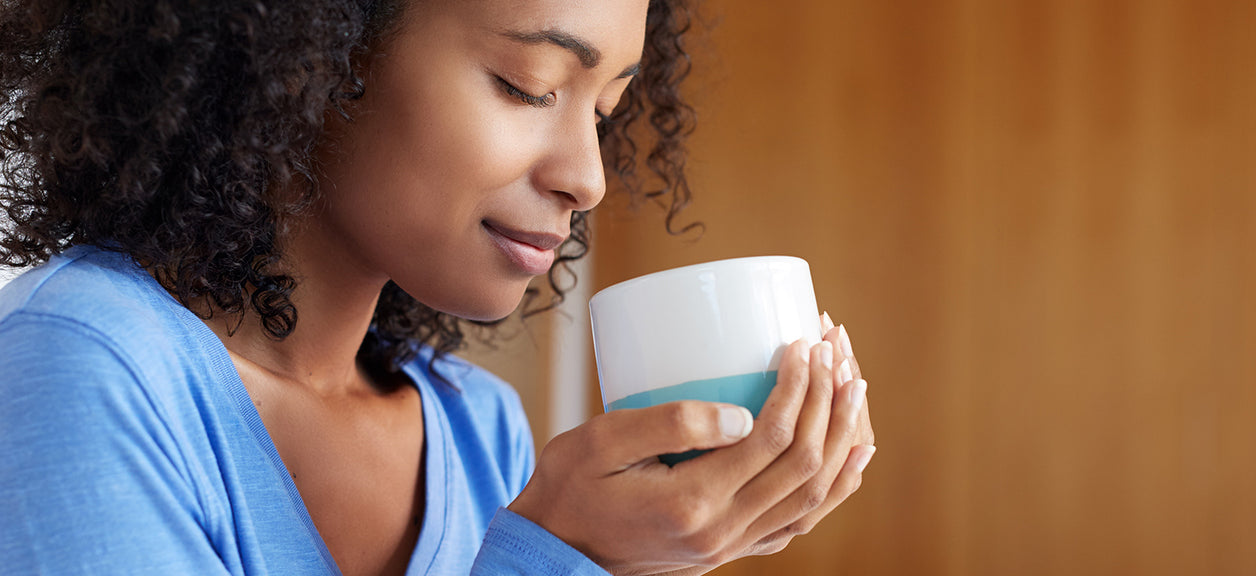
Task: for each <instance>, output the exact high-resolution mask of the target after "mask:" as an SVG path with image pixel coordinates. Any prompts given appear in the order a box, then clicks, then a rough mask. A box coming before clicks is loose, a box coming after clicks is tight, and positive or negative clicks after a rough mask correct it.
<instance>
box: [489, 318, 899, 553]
mask: <svg viewBox="0 0 1256 576" xmlns="http://www.w3.org/2000/svg"><path fill="white" fill-rule="evenodd" d="M826 328H827V329H826V335H825V340H824V341H823V342H820V343H818V344H816V345H815V346H812V347H810V348H808V347H807V346H806V345H805V343H803V342H795V343H794V344H792V345H790V347H789V348H788V349H787V350H786V351H785V354H784V355H783V358H782V360H781V365H780V368H779V371H778V378H777V385H776V387H775V388H774V389H773V391H772V393H771V395H770V396H769V397H768V401H767V403H766V404H765V405H764V407H763V410H762V411H761V413H760V415H759V418H758V420H757V421H755V422H754V423H753V424H752V423H751V422H750V419H749V412H747V411H745V409H744V408H740V407H737V406H731V405H727V404H718V403H708V402H695V401H682V402H672V403H668V404H662V405H659V406H653V407H650V408H643V409H640V410H616V411H613V412H610V413H607V414H603V415H600V416H597V417H594V418H593V419H591V420H590V421H589V422H587V423H585V424H584V425H582V426H580V427H578V428H576V429H574V430H572V431H570V432H568V433H566V434H563V435H560V436H559V437H557V438H555V439H554V440H553V441H552V442H550V444H549V445H548V446H546V447H545V450H544V451H543V452H542V454H541V458H540V460H539V462H538V465H537V470H536V473H535V474H534V475H533V477H532V480H531V481H530V482H529V483H528V485H527V487H526V488H525V489H524V490H523V493H522V494H520V495H519V497H518V498H517V499H516V500H515V501H514V502H513V503H512V504H511V505H510V509H511V510H512V511H514V512H516V513H518V514H520V515H522V516H524V517H525V518H528V519H530V520H532V521H533V522H535V523H537V524H538V525H540V526H541V527H543V528H545V529H546V530H548V531H549V532H550V533H552V534H554V535H555V536H557V537H558V538H560V539H562V540H563V541H565V542H567V543H568V544H570V545H572V546H573V547H575V548H576V549H578V550H580V551H581V552H583V553H584V554H585V555H586V556H588V557H589V558H590V559H592V560H593V561H594V562H597V563H598V564H600V565H601V566H603V567H604V568H606V569H607V570H608V571H610V572H612V573H616V574H655V573H661V572H666V571H669V570H679V571H682V572H680V573H683V574H699V573H702V572H705V571H706V570H709V569H711V568H713V567H715V566H718V565H720V564H723V563H725V562H728V561H730V560H733V559H736V558H740V557H742V556H747V555H753V554H771V553H774V552H777V551H779V550H781V549H783V548H784V547H785V545H786V544H788V543H789V541H790V540H791V539H792V538H793V537H794V536H796V535H798V534H803V533H806V532H808V531H809V530H810V529H811V528H812V527H813V526H814V525H815V524H816V522H818V521H819V520H820V519H821V518H823V517H824V516H825V515H826V514H828V513H829V512H830V511H832V510H833V509H834V508H836V507H837V505H838V504H840V503H841V502H842V501H844V500H845V499H846V498H847V497H848V496H850V494H852V493H853V492H854V491H855V490H856V489H858V487H859V484H860V482H861V477H862V471H863V468H864V466H866V465H867V463H868V459H869V458H871V456H872V452H873V451H874V450H875V449H874V448H873V447H872V446H871V445H870V443H871V441H872V431H871V425H870V424H869V423H868V419H867V411H866V408H865V406H866V402H865V401H864V400H865V391H866V386H867V385H866V383H865V382H863V381H862V380H859V379H857V378H854V374H855V370H857V365H855V364H854V360H853V358H850V361H849V362H848V363H847V366H848V368H850V376H851V378H849V379H847V381H845V382H839V381H838V380H839V378H838V374H839V372H843V371H841V370H840V365H841V364H840V361H839V364H836V365H835V364H834V360H835V359H837V358H840V359H841V360H842V361H844V360H847V359H848V358H849V357H848V356H846V355H843V354H842V353H841V352H840V351H841V350H842V341H841V335H842V334H843V333H844V331H840V330H833V329H832V328H831V323H829V325H828V326H827V327H826ZM846 347H847V349H849V344H847V345H846ZM843 373H844V372H843ZM861 442H867V443H868V444H869V445H860V443H861ZM712 448H720V449H719V450H715V451H713V452H710V453H708V454H704V455H702V456H700V457H698V458H695V459H693V460H688V461H685V462H681V463H679V464H677V465H676V466H675V467H671V468H669V467H668V466H666V465H664V464H662V463H660V462H659V461H658V460H657V458H656V456H657V455H658V454H665V453H676V452H685V451H688V450H694V449H712Z"/></svg>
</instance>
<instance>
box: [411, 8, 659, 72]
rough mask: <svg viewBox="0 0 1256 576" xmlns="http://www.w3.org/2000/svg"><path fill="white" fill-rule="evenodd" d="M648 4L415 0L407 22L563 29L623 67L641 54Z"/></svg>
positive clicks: (490, 29)
mask: <svg viewBox="0 0 1256 576" xmlns="http://www.w3.org/2000/svg"><path fill="white" fill-rule="evenodd" d="M648 5H649V2H648V0H430V1H424V0H413V4H412V6H411V7H410V8H411V9H410V10H409V12H410V13H411V14H410V15H411V16H413V18H407V20H409V21H410V22H415V21H416V20H417V21H422V20H423V19H426V18H452V19H456V20H458V21H459V22H460V23H461V24H462V25H463V26H465V27H467V28H469V29H471V30H474V31H477V32H483V33H491V34H504V33H511V32H524V33H531V32H539V31H559V32H563V33H566V34H570V35H573V36H575V37H578V38H580V39H582V40H584V41H586V42H587V43H588V44H590V45H591V46H592V47H593V48H595V49H596V50H598V51H599V52H601V53H602V54H603V55H605V56H606V61H607V62H609V63H611V64H618V65H620V66H622V65H623V64H625V63H632V62H635V61H637V60H638V59H639V58H640V56H641V48H642V45H643V43H644V41H645V17H646V10H647V7H648Z"/></svg>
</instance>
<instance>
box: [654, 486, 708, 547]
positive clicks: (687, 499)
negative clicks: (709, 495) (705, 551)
mask: <svg viewBox="0 0 1256 576" xmlns="http://www.w3.org/2000/svg"><path fill="white" fill-rule="evenodd" d="M661 516H662V518H663V520H664V524H665V525H666V527H667V529H668V530H669V531H670V532H671V533H673V534H683V535H686V536H685V538H686V539H688V538H691V537H693V536H694V535H696V534H700V533H701V531H702V527H703V525H705V523H706V518H707V506H706V503H705V502H704V501H703V500H702V499H701V498H695V497H693V496H691V495H681V494H678V495H676V496H675V497H673V498H670V499H667V504H666V506H665V507H664V509H663V510H662V514H661Z"/></svg>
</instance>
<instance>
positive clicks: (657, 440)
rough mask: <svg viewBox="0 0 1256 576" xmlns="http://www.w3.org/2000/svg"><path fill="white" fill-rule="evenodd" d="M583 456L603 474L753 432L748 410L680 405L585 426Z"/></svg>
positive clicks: (619, 413) (617, 414)
mask: <svg viewBox="0 0 1256 576" xmlns="http://www.w3.org/2000/svg"><path fill="white" fill-rule="evenodd" d="M589 426H590V429H589V431H588V434H587V441H588V442H589V443H590V444H591V445H590V446H589V450H588V452H587V453H589V454H595V455H597V456H596V457H597V458H600V459H601V463H602V466H601V468H602V469H603V470H605V471H606V472H607V473H611V472H614V471H618V470H622V469H624V468H627V467H629V466H632V465H634V464H636V463H638V462H641V461H642V460H646V459H650V458H654V457H656V456H658V455H659V454H675V453H680V452H687V451H689V450H708V449H711V448H719V447H722V446H728V445H729V444H733V443H736V442H738V441H739V440H741V439H742V438H745V437H746V436H747V435H748V434H750V431H751V430H753V429H754V419H753V417H752V416H751V415H750V411H749V410H746V409H745V408H743V407H741V406H737V405H735V404H723V403H718V402H700V401H696V400H681V401H677V402H668V403H665V404H659V405H657V406H650V407H648V408H637V409H624V410H612V411H611V412H608V413H606V414H602V415H601V416H599V417H598V419H597V421H596V422H595V421H592V420H591V421H590V422H589Z"/></svg>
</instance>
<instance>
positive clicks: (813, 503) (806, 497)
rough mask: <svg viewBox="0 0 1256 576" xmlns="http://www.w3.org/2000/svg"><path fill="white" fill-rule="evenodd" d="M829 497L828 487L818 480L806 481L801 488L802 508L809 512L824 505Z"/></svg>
mask: <svg viewBox="0 0 1256 576" xmlns="http://www.w3.org/2000/svg"><path fill="white" fill-rule="evenodd" d="M828 498H829V488H828V486H825V485H824V484H822V483H820V482H808V483H807V484H806V485H805V486H803V488H802V508H803V511H804V512H810V511H812V510H815V509H817V508H819V507H821V506H823V505H824V502H825V501H826V500H828Z"/></svg>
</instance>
